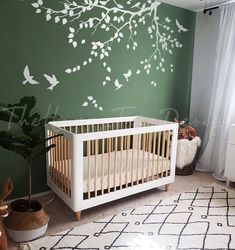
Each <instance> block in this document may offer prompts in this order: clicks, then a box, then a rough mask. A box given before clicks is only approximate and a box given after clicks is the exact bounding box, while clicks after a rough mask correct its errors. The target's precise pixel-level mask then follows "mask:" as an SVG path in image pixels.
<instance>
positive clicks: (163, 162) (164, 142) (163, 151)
mask: <svg viewBox="0 0 235 250" xmlns="http://www.w3.org/2000/svg"><path fill="white" fill-rule="evenodd" d="M165 144H166V131H163V139H162V154H161V156H162V165H161V166H162V169H161V177H163V173H164V170H165V169H164V165H165V157H164V156H165Z"/></svg>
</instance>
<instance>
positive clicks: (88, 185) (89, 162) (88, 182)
mask: <svg viewBox="0 0 235 250" xmlns="http://www.w3.org/2000/svg"><path fill="white" fill-rule="evenodd" d="M90 151H91V145H90V141H87V167H88V171H87V195H88V199H90V198H91V189H90V180H91V160H90V154H91V152H90Z"/></svg>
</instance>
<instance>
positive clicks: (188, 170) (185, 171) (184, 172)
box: [175, 151, 198, 176]
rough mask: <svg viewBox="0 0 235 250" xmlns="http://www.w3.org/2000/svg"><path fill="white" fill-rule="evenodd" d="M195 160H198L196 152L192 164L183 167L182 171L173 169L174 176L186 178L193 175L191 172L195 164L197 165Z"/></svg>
mask: <svg viewBox="0 0 235 250" xmlns="http://www.w3.org/2000/svg"><path fill="white" fill-rule="evenodd" d="M197 159H198V151H197V153H196V155H195V157H194V159H193V162H192V163H191V164H189V165H186V166H184V167H183V168H182V169H181V168H177V167H176V169H175V174H176V175H182V176H186V175H191V174H193V171H194V169H195V167H196V163H197Z"/></svg>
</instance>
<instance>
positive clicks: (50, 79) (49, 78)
mask: <svg viewBox="0 0 235 250" xmlns="http://www.w3.org/2000/svg"><path fill="white" fill-rule="evenodd" d="M44 77H45V78H46V79H47V81H48V82H49V83H50V84H51V86H50V87H48V88H47V89H49V90H53V88H54V87H55V86H56V85H57V84H58V83H59V81H58V80H57V78H56V76H55V75H54V74H53V75H52V76H49V75H46V74H44Z"/></svg>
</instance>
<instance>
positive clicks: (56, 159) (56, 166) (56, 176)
mask: <svg viewBox="0 0 235 250" xmlns="http://www.w3.org/2000/svg"><path fill="white" fill-rule="evenodd" d="M54 135H55V133H54ZM54 144H55V145H56V146H55V148H54V149H55V150H54V153H55V170H56V175H55V183H56V185H57V186H59V170H58V168H59V166H58V152H57V150H58V148H57V137H55V138H54Z"/></svg>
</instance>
